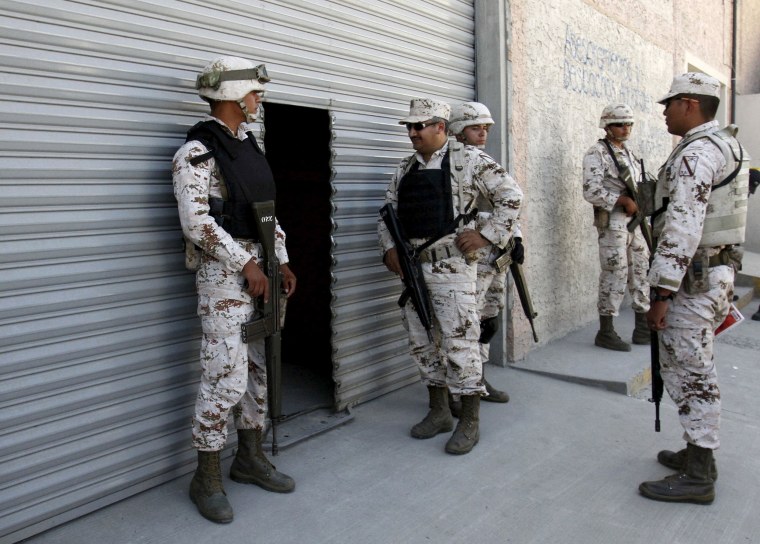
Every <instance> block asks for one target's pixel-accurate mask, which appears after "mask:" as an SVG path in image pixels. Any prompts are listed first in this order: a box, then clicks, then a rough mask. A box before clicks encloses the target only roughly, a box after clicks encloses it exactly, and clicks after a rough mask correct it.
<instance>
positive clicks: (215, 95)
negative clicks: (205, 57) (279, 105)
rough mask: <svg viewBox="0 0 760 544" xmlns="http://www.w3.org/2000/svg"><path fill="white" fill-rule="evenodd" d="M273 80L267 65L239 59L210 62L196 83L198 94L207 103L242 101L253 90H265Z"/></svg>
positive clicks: (223, 58) (219, 59) (220, 59)
mask: <svg viewBox="0 0 760 544" xmlns="http://www.w3.org/2000/svg"><path fill="white" fill-rule="evenodd" d="M268 81H270V79H269V76H268V75H267V69H266V66H264V65H263V64H259V65H258V66H256V65H254V64H253V63H252V62H251V61H249V60H246V59H243V58H240V57H230V56H225V57H219V58H217V59H214V60H212V61H211V62H210V63H208V64H207V65H206V66H205V67H204V68H203V70H201V73H200V74H198V77H197V79H196V81H195V88H196V89H198V95H199V96H200V97H201V98H203V99H204V100H206V101H209V100H229V101H233V102H240V101H242V100H243V98H244V97H245V95H247V94H248V93H250V92H251V91H263V90H264V83H267V82H268Z"/></svg>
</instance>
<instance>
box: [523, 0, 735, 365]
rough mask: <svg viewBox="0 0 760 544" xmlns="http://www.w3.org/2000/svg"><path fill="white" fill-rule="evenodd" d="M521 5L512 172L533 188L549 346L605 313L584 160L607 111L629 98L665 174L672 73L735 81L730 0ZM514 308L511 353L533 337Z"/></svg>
mask: <svg viewBox="0 0 760 544" xmlns="http://www.w3.org/2000/svg"><path fill="white" fill-rule="evenodd" d="M510 4H511V5H510V14H511V21H512V22H511V24H512V27H511V30H512V33H511V36H510V38H511V40H510V50H509V58H510V60H511V65H512V75H513V79H512V86H511V93H512V94H511V102H512V103H511V113H512V118H511V123H510V142H511V145H512V147H513V149H514V161H513V166H512V168H511V170H512V172H513V173H514V175H515V177H516V179H517V180H518V182H519V183H520V185H521V186H522V187H523V189H524V191H525V193H526V202H525V205H524V211H523V221H522V223H523V231H524V234H525V241H526V247H527V252H528V253H527V254H528V257H527V259H526V264H525V268H526V276H527V278H528V281H529V282H530V286H531V293H532V295H533V302H534V305H535V306H536V310H537V311H538V313H539V317H538V318H537V325H538V334H539V337H540V338H541V340H542V342H545V341H549V340H551V339H553V338H558V337H561V336H563V335H565V334H566V333H568V332H570V331H571V330H574V329H576V328H579V327H581V326H583V325H584V324H585V323H587V322H589V321H590V320H593V319H595V318H596V315H597V313H596V298H597V280H598V273H599V264H598V249H597V244H596V231H595V229H594V228H593V226H592V211H591V205H590V204H588V203H587V202H586V201H585V200H584V199H583V196H582V164H581V162H582V157H583V154H584V152H585V151H586V149H587V148H588V147H590V146H591V145H592V144H593V143H594V142H595V141H596V140H597V139H598V138H600V137H601V136H602V135H603V132H602V131H601V129H599V128H598V121H599V115H600V113H601V111H602V109H603V108H604V106H605V105H607V104H608V103H611V102H621V101H622V102H626V103H628V104H629V105H630V106H631V107H632V108H633V109H634V112H635V115H636V124H635V127H634V131H633V135H632V138H631V140H630V145H631V146H632V148H633V149H634V151H635V152H636V153H637V154H638V155H639V156H641V157H642V158H644V160H645V164H646V166H647V169H648V170H649V171H652V172H654V173H656V172H657V170H658V168H659V166H660V164H662V163H663V162H664V160H665V159H666V158H667V155H668V154H669V152H670V150H671V149H672V146H673V144H674V142H675V140H674V138H672V137H671V136H670V135H669V134H668V133H667V131H666V129H665V124H664V121H663V117H662V107H661V106H659V105H658V104H657V103H656V101H657V99H658V98H660V97H661V96H662V95H663V94H665V93H666V92H667V90H668V88H669V85H670V81H671V79H672V77H673V75H674V74H677V73H682V72H684V71H686V69H687V68H689V67H691V68H695V67H696V68H699V69H701V70H704V71H707V72H709V73H711V74H712V75H715V76H716V77H719V78H720V79H721V80H722V81H724V82H726V83H730V56H731V55H730V53H731V39H730V35H731V10H730V8H731V6H730V2H729V3H727V4H726V3H725V2H723V1H720V0H688V1H687V0H673V1H672V2H662V1H661V0H638V1H631V2H613V1H612V0H587V1H583V0H556V1H553V2H544V1H543V0H524V1H521V2H511V3H510ZM716 21H717V24H716ZM512 315H513V322H512V333H513V335H514V341H513V342H510V349H509V352H508V355H509V358H510V359H513V360H514V359H520V358H522V357H523V356H524V355H525V354H526V353H527V351H528V350H530V349H531V345H532V341H531V337H530V334H529V333H528V332H527V331H528V326H527V322H526V321H525V320H524V319H523V316H522V312H521V310H520V309H519V308H518V309H516V310H514V311H513V312H512ZM589 341H591V339H589Z"/></svg>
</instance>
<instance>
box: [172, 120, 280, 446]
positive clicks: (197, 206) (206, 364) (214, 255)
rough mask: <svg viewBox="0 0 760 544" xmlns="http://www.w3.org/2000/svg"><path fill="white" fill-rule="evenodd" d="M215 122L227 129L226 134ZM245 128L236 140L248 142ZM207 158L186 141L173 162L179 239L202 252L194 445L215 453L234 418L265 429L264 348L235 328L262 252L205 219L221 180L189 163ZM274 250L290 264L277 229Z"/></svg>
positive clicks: (212, 165) (247, 316)
mask: <svg viewBox="0 0 760 544" xmlns="http://www.w3.org/2000/svg"><path fill="white" fill-rule="evenodd" d="M206 120H214V121H216V122H218V123H219V124H221V125H222V126H223V127H224V128H225V130H227V131H229V128H228V127H227V126H226V125H224V124H223V123H222V122H221V121H219V120H218V119H215V118H214V117H211V116H206ZM246 130H250V128H249V127H247V126H246V125H245V124H241V125H240V127H239V128H238V133H237V137H238V139H240V140H244V139H245V138H247V136H246V134H245V132H246ZM206 152H207V149H206V147H205V146H204V145H203V144H201V143H200V142H198V141H190V142H187V143H185V144H184V145H183V146H182V147H180V148H179V150H178V151H177V153H176V154H175V155H174V162H173V181H174V195H175V197H176V199H177V203H178V206H179V215H180V222H181V223H182V231H183V233H184V235H185V236H186V237H187V238H189V239H190V240H192V241H193V242H195V244H196V245H198V246H199V247H201V248H202V249H203V255H202V259H201V266H200V268H199V270H198V272H197V274H196V287H197V290H198V315H199V316H200V318H201V325H202V328H203V337H202V340H201V353H200V362H201V369H202V375H201V383H200V388H199V391H198V397H197V399H196V403H195V415H194V417H193V446H194V447H195V448H198V449H199V450H202V451H218V450H221V449H223V448H224V445H225V443H226V439H227V420H228V415H229V412H230V411H232V413H233V416H234V420H235V427H236V428H238V429H263V427H264V422H265V413H266V405H267V388H266V366H265V360H264V341H263V340H260V341H257V342H251V343H248V344H245V343H243V341H242V338H241V330H240V326H241V325H242V324H243V323H245V322H247V321H250V320H251V318H252V317H253V315H254V304H253V300H252V299H251V296H250V295H249V294H248V293H247V292H246V291H245V290H244V288H243V282H244V281H245V279H244V277H243V275H242V273H241V272H242V270H243V267H244V266H245V264H246V263H247V262H248V261H249V260H250V259H251V258H253V259H255V261H256V262H257V263H261V260H262V250H261V245H260V244H258V243H253V242H251V241H246V240H239V239H233V238H232V237H231V236H230V235H229V234H228V233H227V232H226V231H224V230H223V229H222V228H221V227H219V226H218V225H217V224H216V222H215V221H214V219H213V218H212V217H211V216H210V215H209V198H210V197H216V198H221V196H222V193H221V186H222V183H221V179H220V172H219V168H218V166H217V165H216V161H215V160H214V158H213V157H212V158H209V159H208V160H207V161H205V162H202V163H200V164H198V165H197V166H193V165H191V164H190V159H192V158H193V157H197V156H199V155H202V154H204V153H206ZM275 250H276V253H277V257H278V259H279V260H280V263H282V264H285V263H287V262H288V255H287V252H286V250H285V233H284V232H283V231H282V229H281V228H280V227H279V225H277V226H276V230H275Z"/></svg>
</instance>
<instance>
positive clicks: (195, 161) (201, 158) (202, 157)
mask: <svg viewBox="0 0 760 544" xmlns="http://www.w3.org/2000/svg"><path fill="white" fill-rule="evenodd" d="M213 156H214V151H213V150H209V151H207V152H206V153H204V154H203V155H198V156H197V157H193V158H192V159H190V164H192V165H193V166H198V165H199V164H200V163H202V162H204V161H206V160H208V159H210V158H211V157H213Z"/></svg>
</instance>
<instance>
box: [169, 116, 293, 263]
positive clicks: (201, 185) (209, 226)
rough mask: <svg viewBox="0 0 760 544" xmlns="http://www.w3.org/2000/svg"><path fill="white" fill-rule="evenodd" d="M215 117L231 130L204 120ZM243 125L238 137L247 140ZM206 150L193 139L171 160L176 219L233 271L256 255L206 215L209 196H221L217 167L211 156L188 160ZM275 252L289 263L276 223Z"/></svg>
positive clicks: (280, 231)
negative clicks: (196, 160)
mask: <svg viewBox="0 0 760 544" xmlns="http://www.w3.org/2000/svg"><path fill="white" fill-rule="evenodd" d="M209 119H211V120H214V121H216V122H217V123H219V124H221V125H222V126H223V127H224V128H225V130H227V131H228V132H230V133H231V131H230V129H229V127H227V126H226V125H225V124H224V123H222V121H220V120H219V119H216V118H215V117H212V116H210V115H207V116H206V120H209ZM245 131H246V125H245V124H241V125H240V127H238V132H237V138H238V139H240V140H244V139H246V138H247V137H248V136H247V135H246V133H245ZM207 151H208V149H206V146H204V145H203V144H202V143H201V142H199V141H197V140H192V141H189V142H186V143H185V144H184V145H183V146H182V147H180V148H179V150H177V152H176V153H175V154H174V160H173V162H172V181H173V184H174V196H175V198H176V199H177V205H178V208H179V219H180V223H181V224H182V232H183V234H184V235H185V236H186V237H187V238H188V239H189V240H191V241H192V242H193V243H195V244H196V245H197V246H198V247H200V248H201V249H203V251H204V252H206V253H207V254H209V255H211V256H212V257H213V258H215V259H217V260H218V261H221V262H222V263H223V264H224V266H225V267H226V268H229V269H230V270H233V271H235V272H240V271H241V270H243V267H244V266H245V264H246V263H247V262H248V261H249V260H250V259H252V258H257V257H258V255H254V254H252V253H249V252H248V251H246V250H245V248H244V246H243V245H242V244H240V243H238V242H237V241H235V239H233V238H232V237H231V236H230V235H229V234H228V233H227V232H226V231H225V230H224V229H223V228H221V227H220V226H219V225H217V223H216V221H214V218H213V217H211V216H210V215H209V198H222V191H221V188H222V185H223V183H222V179H221V174H220V172H219V167H218V166H217V164H216V161H215V160H214V158H213V157H211V158H209V159H208V160H206V161H203V162H202V163H200V164H198V165H196V166H193V165H192V164H190V160H191V159H192V158H193V157H197V156H199V155H203V154H204V153H206V152H207ZM275 251H276V253H277V258H278V259H279V261H280V264H285V263H287V262H288V253H287V251H286V249H285V232H284V231H283V230H282V229H281V228H280V225H279V223H278V224H277V226H276V228H275Z"/></svg>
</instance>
